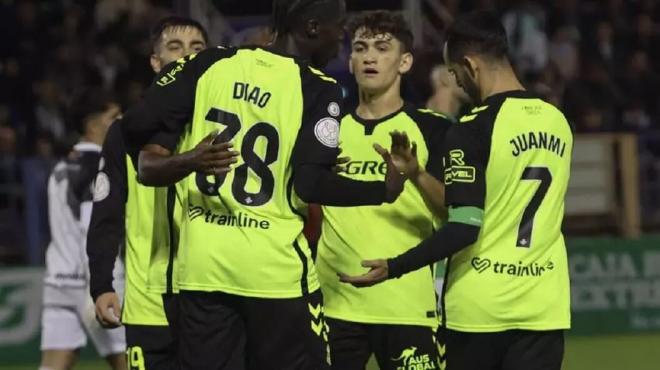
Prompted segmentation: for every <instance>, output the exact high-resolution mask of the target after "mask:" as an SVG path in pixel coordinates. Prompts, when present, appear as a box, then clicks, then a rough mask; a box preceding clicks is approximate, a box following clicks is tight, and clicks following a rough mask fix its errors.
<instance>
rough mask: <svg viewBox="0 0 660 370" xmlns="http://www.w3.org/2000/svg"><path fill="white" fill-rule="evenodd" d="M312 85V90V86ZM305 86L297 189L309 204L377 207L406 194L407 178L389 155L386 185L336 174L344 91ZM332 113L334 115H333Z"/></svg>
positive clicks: (328, 85)
mask: <svg viewBox="0 0 660 370" xmlns="http://www.w3.org/2000/svg"><path fill="white" fill-rule="evenodd" d="M309 85H311V86H309ZM309 85H308V87H307V88H306V87H305V82H303V96H304V97H305V105H304V113H303V123H302V127H301V129H300V132H299V134H298V138H297V141H296V146H295V148H294V152H293V165H294V174H295V176H294V188H295V190H296V193H297V194H298V196H299V197H300V198H301V199H302V200H303V201H305V202H307V203H317V204H323V205H328V206H359V205H377V204H381V203H383V202H393V201H394V200H395V199H396V198H397V197H398V195H399V194H400V193H401V191H402V190H403V183H404V182H405V176H403V175H402V174H400V173H399V171H398V170H396V168H395V166H394V165H393V163H392V159H391V157H390V155H389V153H386V154H384V155H383V159H384V160H385V161H386V162H387V163H388V166H387V168H388V169H387V173H386V175H385V181H384V182H383V181H356V180H351V179H349V178H347V177H344V176H340V175H338V174H337V173H336V171H334V170H333V168H334V167H335V166H336V163H337V155H338V154H339V149H338V148H337V146H338V138H339V121H338V119H337V117H340V115H341V112H340V104H339V103H340V102H341V89H340V88H339V86H338V85H336V84H331V83H320V84H319V83H318V82H316V83H315V81H311V83H310V84H309ZM331 113H332V114H331Z"/></svg>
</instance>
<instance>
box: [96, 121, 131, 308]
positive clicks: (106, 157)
mask: <svg viewBox="0 0 660 370" xmlns="http://www.w3.org/2000/svg"><path fill="white" fill-rule="evenodd" d="M101 155H102V161H103V165H102V166H101V168H100V170H99V172H98V175H97V177H96V184H95V188H96V189H95V194H94V206H93V208H92V219H91V222H90V226H89V231H88V233H87V256H88V257H89V272H90V294H91V296H92V299H94V301H96V298H97V297H98V296H99V295H101V294H103V293H106V292H112V291H114V289H113V287H112V279H113V275H112V271H113V269H114V266H115V260H116V258H117V255H118V253H119V248H120V246H121V244H122V243H123V242H124V240H125V238H124V235H125V225H124V215H125V211H126V199H127V197H128V186H127V177H126V150H125V147H124V142H123V138H122V135H121V127H120V123H119V122H115V123H114V124H113V125H112V126H111V127H110V129H109V130H108V134H107V136H106V138H105V142H104V143H103V150H102V152H101Z"/></svg>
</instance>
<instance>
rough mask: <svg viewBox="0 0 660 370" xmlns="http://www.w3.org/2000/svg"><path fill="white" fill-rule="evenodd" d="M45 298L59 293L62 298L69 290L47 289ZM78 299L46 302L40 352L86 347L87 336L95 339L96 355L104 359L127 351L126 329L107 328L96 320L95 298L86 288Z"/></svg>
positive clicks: (42, 317)
mask: <svg viewBox="0 0 660 370" xmlns="http://www.w3.org/2000/svg"><path fill="white" fill-rule="evenodd" d="M48 290H51V291H50V292H49V293H48V294H46V296H49V295H50V294H52V293H54V292H53V291H52V290H59V291H60V293H61V294H62V295H65V296H66V295H68V294H67V293H71V292H70V289H62V288H59V289H58V288H53V287H50V289H48V287H47V288H46V291H48ZM67 291H68V292H67ZM81 293H82V294H80V295H78V294H75V295H77V296H78V298H79V299H75V300H73V302H72V301H71V300H69V302H68V304H67V305H62V304H53V303H49V302H48V299H46V302H45V303H44V307H43V312H42V315H41V350H42V351H43V350H75V349H78V348H82V347H84V346H85V345H87V336H89V337H90V338H91V339H92V343H94V347H96V352H98V354H99V355H100V356H101V357H106V356H108V355H111V354H115V353H124V352H125V351H126V335H125V333H124V327H123V326H122V327H119V328H115V329H104V328H103V327H101V324H99V323H98V321H96V314H95V309H94V303H93V302H92V298H91V297H90V296H89V294H87V290H86V289H84V290H82V292H81Z"/></svg>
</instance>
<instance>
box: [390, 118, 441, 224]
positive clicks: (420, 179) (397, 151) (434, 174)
mask: <svg viewBox="0 0 660 370" xmlns="http://www.w3.org/2000/svg"><path fill="white" fill-rule="evenodd" d="M437 131H438V133H436V134H435V135H433V137H432V138H431V140H429V143H428V144H427V147H428V148H429V160H428V161H427V163H426V166H422V165H421V164H420V163H419V160H418V158H417V143H415V142H413V143H412V144H411V143H410V141H409V139H408V136H407V135H406V133H405V132H398V131H393V132H391V133H390V136H391V137H392V156H393V158H394V164H395V165H396V166H397V167H398V168H399V170H401V171H403V172H404V173H405V174H406V176H407V177H408V178H409V179H410V181H411V182H412V183H413V184H414V185H415V187H416V188H417V190H419V192H420V194H421V195H422V198H424V202H425V203H426V206H427V207H428V208H429V209H430V210H432V211H433V212H434V213H435V214H436V215H437V216H438V217H440V218H441V219H443V220H446V219H447V207H445V186H444V184H443V183H442V182H441V181H442V180H441V179H442V174H443V168H442V167H443V166H442V152H441V148H442V144H443V139H444V130H437ZM384 150H385V149H384V148H381V147H379V148H378V151H379V152H382V151H384Z"/></svg>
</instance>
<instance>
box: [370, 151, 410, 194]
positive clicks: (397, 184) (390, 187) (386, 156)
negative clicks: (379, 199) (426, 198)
mask: <svg viewBox="0 0 660 370" xmlns="http://www.w3.org/2000/svg"><path fill="white" fill-rule="evenodd" d="M374 149H375V150H376V151H377V152H378V154H380V156H381V157H383V160H384V161H385V163H387V172H386V173H385V187H386V189H387V194H386V196H385V200H386V201H387V202H388V203H393V202H394V201H395V200H396V199H397V198H398V197H399V195H400V194H401V192H402V191H403V185H404V184H405V182H406V180H407V177H406V174H405V173H404V172H402V171H400V170H399V168H397V166H396V164H395V163H394V159H393V158H392V155H391V154H390V153H389V152H388V151H387V149H385V148H383V147H382V146H380V145H378V144H374Z"/></svg>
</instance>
